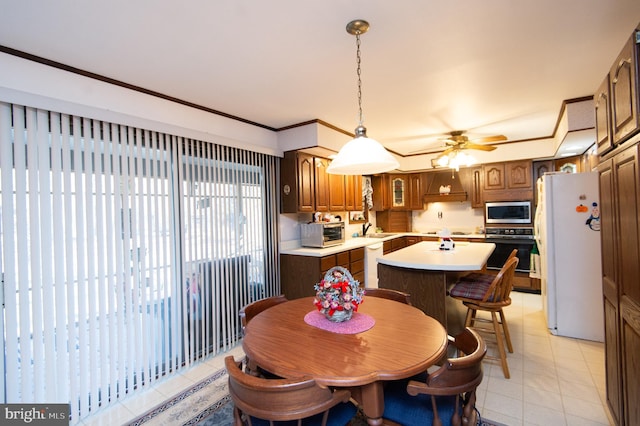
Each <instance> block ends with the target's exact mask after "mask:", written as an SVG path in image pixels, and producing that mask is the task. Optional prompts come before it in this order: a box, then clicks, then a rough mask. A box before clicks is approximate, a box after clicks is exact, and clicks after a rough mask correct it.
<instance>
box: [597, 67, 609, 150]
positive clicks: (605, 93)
mask: <svg viewBox="0 0 640 426" xmlns="http://www.w3.org/2000/svg"><path fill="white" fill-rule="evenodd" d="M609 85H610V82H609V75H608V74H607V76H606V77H605V79H604V81H603V82H602V83H600V87H598V90H596V93H595V95H594V97H593V104H594V107H595V115H596V147H597V150H598V154H599V155H602V154H604V153H605V152H608V151H609V150H610V149H611V148H612V147H613V141H612V140H611V137H610V135H611V132H610V130H611V128H610V127H611V99H610V98H611V97H610V96H609Z"/></svg>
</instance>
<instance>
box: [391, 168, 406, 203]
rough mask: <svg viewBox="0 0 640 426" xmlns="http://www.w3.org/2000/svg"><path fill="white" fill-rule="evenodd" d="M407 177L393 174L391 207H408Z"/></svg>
mask: <svg viewBox="0 0 640 426" xmlns="http://www.w3.org/2000/svg"><path fill="white" fill-rule="evenodd" d="M407 189H408V188H407V179H406V178H405V177H404V176H399V175H392V176H391V208H392V209H397V210H405V209H406V208H407Z"/></svg>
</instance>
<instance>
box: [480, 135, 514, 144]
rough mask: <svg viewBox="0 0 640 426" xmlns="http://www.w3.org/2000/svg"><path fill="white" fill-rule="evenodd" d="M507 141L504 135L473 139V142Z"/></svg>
mask: <svg viewBox="0 0 640 426" xmlns="http://www.w3.org/2000/svg"><path fill="white" fill-rule="evenodd" d="M506 140H507V137H506V136H504V135H495V136H485V137H480V138H473V139H471V141H473V142H500V141H506Z"/></svg>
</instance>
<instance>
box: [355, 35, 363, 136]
mask: <svg viewBox="0 0 640 426" xmlns="http://www.w3.org/2000/svg"><path fill="white" fill-rule="evenodd" d="M356 48H357V49H356V52H357V53H356V63H357V65H358V68H357V69H358V71H357V74H358V126H362V78H361V71H360V62H361V57H360V33H359V32H358V33H356Z"/></svg>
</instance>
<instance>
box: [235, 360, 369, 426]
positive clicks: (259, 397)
mask: <svg viewBox="0 0 640 426" xmlns="http://www.w3.org/2000/svg"><path fill="white" fill-rule="evenodd" d="M224 361H225V367H226V369H227V372H228V374H229V394H230V395H231V399H232V400H233V404H234V408H233V418H234V422H235V423H234V425H235V426H241V425H245V426H263V425H264V426H276V425H294V424H297V425H303V424H304V425H305V426H307V425H309V426H311V425H313V426H316V425H317V426H334V425H335V426H345V425H346V424H347V423H349V421H350V420H351V419H352V418H353V417H354V416H355V415H356V412H357V408H356V406H355V405H353V404H352V403H351V402H350V398H351V392H350V391H349V390H347V389H336V390H332V389H329V388H327V387H321V386H319V385H318V384H317V383H316V382H315V381H314V380H313V379H311V378H308V377H301V378H297V379H265V378H260V377H254V376H251V375H249V374H246V373H244V372H243V371H242V362H241V361H240V362H238V361H236V360H235V359H234V358H233V357H232V356H228V357H226V358H225V359H224ZM303 419H304V421H302V420H303ZM294 420H297V422H293V421H294Z"/></svg>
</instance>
